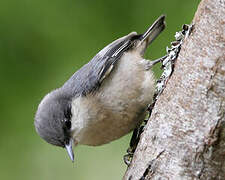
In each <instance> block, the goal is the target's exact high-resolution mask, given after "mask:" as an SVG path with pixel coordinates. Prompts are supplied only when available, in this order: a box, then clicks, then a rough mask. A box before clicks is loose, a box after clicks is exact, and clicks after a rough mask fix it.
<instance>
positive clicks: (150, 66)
mask: <svg viewBox="0 0 225 180" xmlns="http://www.w3.org/2000/svg"><path fill="white" fill-rule="evenodd" d="M167 56H168V55H165V56H163V57H161V58H158V59H155V60H154V61H148V63H147V64H146V66H145V69H146V70H149V69H150V68H152V66H154V65H155V64H157V63H159V62H163V60H164V59H166V58H167Z"/></svg>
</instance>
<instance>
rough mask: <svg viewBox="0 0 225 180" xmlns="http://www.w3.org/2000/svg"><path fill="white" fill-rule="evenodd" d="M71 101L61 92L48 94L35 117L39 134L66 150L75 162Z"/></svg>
mask: <svg viewBox="0 0 225 180" xmlns="http://www.w3.org/2000/svg"><path fill="white" fill-rule="evenodd" d="M71 116H72V113H71V100H70V98H67V97H65V96H63V94H61V93H60V91H59V90H55V91H52V92H51V93H49V94H47V95H46V96H45V97H44V98H43V100H42V101H41V103H40V104H39V106H38V110H37V112H36V115H35V121H34V125H35V129H36V131H37V133H38V134H39V135H40V137H41V138H43V139H44V140H45V141H47V142H48V143H50V144H53V145H56V146H60V147H63V148H66V150H67V152H68V154H69V156H70V159H71V160H72V161H74V154H73V149H72V146H73V140H72V137H71Z"/></svg>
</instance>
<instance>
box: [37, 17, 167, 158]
mask: <svg viewBox="0 0 225 180" xmlns="http://www.w3.org/2000/svg"><path fill="white" fill-rule="evenodd" d="M164 28H165V15H161V16H160V17H159V18H158V19H157V20H156V21H155V22H154V23H153V24H152V25H151V26H150V27H149V28H148V29H147V31H146V32H144V33H143V34H137V33H136V32H131V33H129V34H128V35H126V36H123V37H121V38H119V39H117V40H115V41H113V42H112V43H110V44H109V45H107V46H106V47H104V48H103V49H102V50H101V51H99V52H98V53H97V54H96V55H95V56H94V57H93V58H92V59H91V60H90V61H89V62H88V63H87V64H85V65H84V66H83V67H81V68H80V69H79V70H78V71H76V72H75V73H74V74H73V75H72V76H71V77H70V78H69V79H68V80H67V81H66V82H65V83H64V84H63V85H62V86H61V87H59V88H56V89H54V90H52V91H51V92H50V93H48V94H47V95H46V96H44V98H43V99H42V100H41V102H40V104H39V105H38V108H37V111H36V114H35V117H34V126H35V129H36V132H37V133H38V134H39V136H40V137H41V138H43V139H44V140H45V141H46V142H48V143H50V144H52V145H55V146H59V147H62V148H65V149H66V151H67V153H68V155H69V157H70V159H71V160H72V162H74V153H73V147H75V146H77V145H78V144H81V145H89V146H98V145H102V144H106V143H109V142H111V141H113V140H116V139H118V138H120V137H122V136H124V135H126V134H128V133H129V132H131V131H132V130H134V129H135V128H136V127H137V126H138V125H140V123H141V122H142V121H143V120H144V118H145V116H146V113H147V107H148V105H149V104H150V103H151V102H152V99H153V95H154V89H155V77H154V74H153V72H152V70H151V68H152V66H153V65H155V64H156V63H158V62H160V61H162V58H158V59H156V60H154V61H151V60H148V59H145V58H144V57H143V56H144V53H145V51H146V49H147V47H148V46H149V45H150V44H151V43H152V41H153V40H154V39H155V38H156V37H157V36H158V35H159V34H160V33H161V32H162V31H163V30H164Z"/></svg>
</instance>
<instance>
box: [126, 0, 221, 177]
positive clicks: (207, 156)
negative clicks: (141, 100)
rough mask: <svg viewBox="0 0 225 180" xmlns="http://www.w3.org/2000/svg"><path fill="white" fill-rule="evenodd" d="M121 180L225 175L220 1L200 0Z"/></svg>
mask: <svg viewBox="0 0 225 180" xmlns="http://www.w3.org/2000/svg"><path fill="white" fill-rule="evenodd" d="M193 24H194V27H193V31H192V33H191V35H190V36H189V37H188V38H187V39H186V40H185V41H184V44H183V45H182V48H181V51H180V54H179V56H178V58H177V60H176V63H175V68H174V72H173V74H172V76H171V78H170V80H169V81H168V83H167V85H166V88H165V90H164V91H163V93H162V94H161V96H160V97H159V99H158V101H157V102H156V104H155V107H154V109H153V112H152V115H151V117H150V119H149V121H148V123H147V125H146V127H145V131H144V132H143V133H142V135H141V139H140V141H139V144H138V146H137V149H136V151H135V154H134V157H133V160H132V162H131V165H130V166H129V167H128V169H127V172H126V174H125V175H124V180H139V179H141V180H142V179H143V180H144V179H175V180H179V179H182V180H183V179H184V180H185V179H204V180H205V179H225V0H202V2H201V3H200V5H199V7H198V10H197V12H196V14H195V17H194V19H193Z"/></svg>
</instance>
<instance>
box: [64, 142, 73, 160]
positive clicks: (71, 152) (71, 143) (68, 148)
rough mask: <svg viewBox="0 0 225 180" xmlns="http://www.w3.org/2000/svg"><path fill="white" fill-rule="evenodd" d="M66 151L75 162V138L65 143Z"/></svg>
mask: <svg viewBox="0 0 225 180" xmlns="http://www.w3.org/2000/svg"><path fill="white" fill-rule="evenodd" d="M65 148H66V151H67V153H68V155H69V157H70V159H71V160H72V162H74V154H73V140H72V139H71V140H70V141H69V144H66V145H65Z"/></svg>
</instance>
